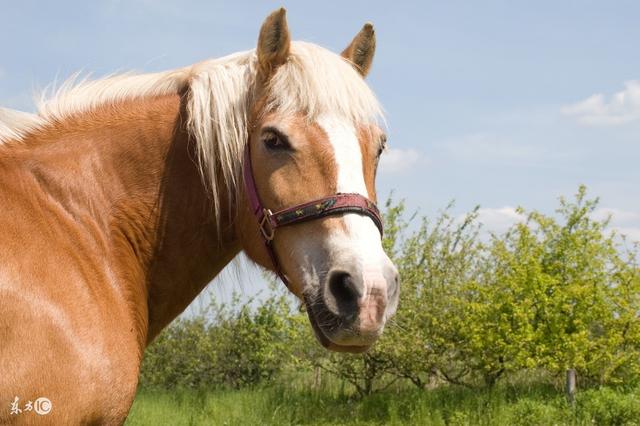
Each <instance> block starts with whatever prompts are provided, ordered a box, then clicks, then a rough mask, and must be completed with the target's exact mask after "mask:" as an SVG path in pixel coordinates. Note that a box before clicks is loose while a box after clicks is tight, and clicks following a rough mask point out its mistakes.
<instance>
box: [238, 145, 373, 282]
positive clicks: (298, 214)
mask: <svg viewBox="0 0 640 426" xmlns="http://www.w3.org/2000/svg"><path fill="white" fill-rule="evenodd" d="M243 175H244V186H245V192H246V193H247V198H248V199H249V205H250V207H251V211H252V212H253V214H254V215H255V217H256V219H257V220H258V224H259V226H260V235H261V237H262V240H263V242H264V246H265V248H266V250H267V253H268V254H269V258H270V259H271V262H272V263H273V266H274V269H275V272H276V274H278V276H279V277H280V279H281V280H282V281H283V282H284V283H285V285H286V286H287V287H289V279H288V278H287V276H286V275H285V274H284V272H283V271H282V268H281V266H280V262H279V261H278V256H277V255H276V252H275V250H274V248H273V238H274V236H275V231H276V229H277V228H279V227H282V226H287V225H294V224H296V223H301V222H306V221H308V220H313V219H320V218H323V217H327V216H331V215H339V214H344V213H357V214H360V215H363V216H367V217H369V218H371V220H373V223H374V224H375V225H376V227H377V228H378V230H379V231H380V235H382V232H383V223H382V218H381V216H380V212H379V211H378V208H377V207H376V205H375V203H374V202H372V201H371V200H369V199H368V198H366V197H364V196H362V195H360V194H343V193H338V194H335V195H330V196H328V197H323V198H319V199H317V200H313V201H309V202H307V203H303V204H298V205H296V206H293V207H288V208H285V209H282V210H279V211H276V212H275V213H274V212H272V211H271V210H270V209H268V208H265V207H264V206H263V205H262V203H261V202H260V197H259V196H258V189H257V188H256V182H255V179H254V177H253V167H252V165H251V150H250V147H249V145H248V144H247V147H246V148H245V153H244V163H243Z"/></svg>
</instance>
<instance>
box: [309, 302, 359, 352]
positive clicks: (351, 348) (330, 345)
mask: <svg viewBox="0 0 640 426" xmlns="http://www.w3.org/2000/svg"><path fill="white" fill-rule="evenodd" d="M305 304H306V308H307V309H306V310H307V315H308V317H309V322H310V323H311V328H313V333H314V334H315V336H316V339H317V340H318V342H319V343H320V344H321V345H322V346H323V347H325V348H326V349H329V350H330V351H334V352H349V353H354V354H358V353H363V352H366V351H368V350H369V348H370V347H371V345H341V344H339V343H335V342H334V341H332V340H331V339H330V338H329V337H328V336H327V335H326V334H325V332H324V331H323V330H322V328H321V327H320V326H319V325H318V322H317V320H316V316H315V314H314V313H313V309H312V308H311V306H310V305H309V303H308V302H307V301H306V300H305Z"/></svg>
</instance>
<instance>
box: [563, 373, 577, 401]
mask: <svg viewBox="0 0 640 426" xmlns="http://www.w3.org/2000/svg"><path fill="white" fill-rule="evenodd" d="M565 390H566V392H567V401H569V404H571V405H574V404H575V403H576V370H575V368H570V369H568V370H567V382H566V388H565Z"/></svg>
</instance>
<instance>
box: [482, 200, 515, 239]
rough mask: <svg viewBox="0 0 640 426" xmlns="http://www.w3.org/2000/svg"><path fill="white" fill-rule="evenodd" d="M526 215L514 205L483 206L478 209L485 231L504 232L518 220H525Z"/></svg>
mask: <svg viewBox="0 0 640 426" xmlns="http://www.w3.org/2000/svg"><path fill="white" fill-rule="evenodd" d="M525 220H526V217H525V216H524V215H522V214H520V213H518V212H517V211H516V209H515V208H514V207H510V206H506V207H501V208H481V209H480V210H478V222H480V223H482V225H483V228H484V230H485V231H489V232H495V233H498V234H499V233H502V232H505V231H506V230H507V229H509V228H510V227H511V226H512V225H514V224H516V223H518V222H524V221H525Z"/></svg>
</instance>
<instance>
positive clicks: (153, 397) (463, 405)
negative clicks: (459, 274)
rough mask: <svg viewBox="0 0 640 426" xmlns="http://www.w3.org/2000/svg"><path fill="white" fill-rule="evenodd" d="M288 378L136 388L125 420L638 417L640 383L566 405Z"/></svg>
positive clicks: (541, 391)
mask: <svg viewBox="0 0 640 426" xmlns="http://www.w3.org/2000/svg"><path fill="white" fill-rule="evenodd" d="M342 393H343V392H341V391H339V390H338V391H336V390H331V391H329V390H318V391H303V390H300V389H297V390H294V389H290V388H288V387H285V386H276V385H274V386H271V387H262V388H257V389H251V390H248V389H245V390H236V391H232V390H227V391H192V390H181V391H150V390H141V391H140V392H139V393H138V396H137V398H136V401H135V403H134V404H133V408H132V411H131V414H130V416H129V419H128V421H127V423H126V424H127V425H129V426H134V425H176V426H177V425H382V424H384V425H407V424H414V425H640V388H636V389H632V390H626V391H624V390H615V389H611V388H601V389H592V390H587V391H584V392H581V393H579V394H578V398H577V402H576V405H575V407H570V406H569V405H568V404H567V403H566V402H565V400H564V398H563V396H562V395H561V394H559V393H558V391H557V390H556V389H553V388H551V387H549V386H533V387H532V386H529V387H526V388H517V387H513V386H501V387H497V388H495V389H493V390H485V391H479V390H471V389H465V388H459V387H450V386H446V387H441V388H438V389H435V390H427V391H421V390H417V389H398V390H394V391H387V392H384V393H378V394H374V395H371V396H368V397H365V398H362V399H357V398H353V397H347V396H341V394H342Z"/></svg>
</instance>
